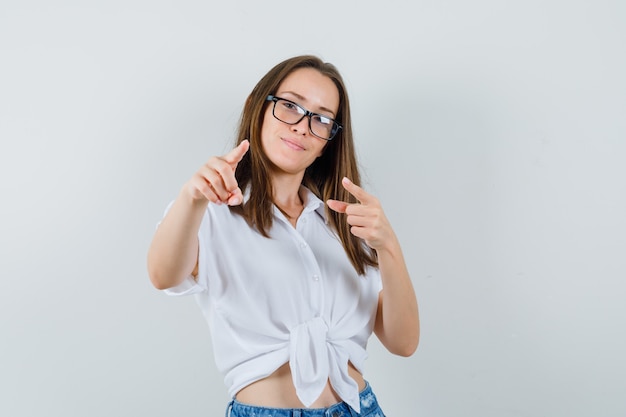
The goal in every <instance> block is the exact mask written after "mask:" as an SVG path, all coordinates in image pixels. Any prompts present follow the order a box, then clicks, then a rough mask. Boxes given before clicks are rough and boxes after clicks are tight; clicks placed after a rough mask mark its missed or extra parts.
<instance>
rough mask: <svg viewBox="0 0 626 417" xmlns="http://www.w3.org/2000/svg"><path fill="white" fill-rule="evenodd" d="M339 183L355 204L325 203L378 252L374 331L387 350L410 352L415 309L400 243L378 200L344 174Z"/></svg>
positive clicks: (416, 327)
mask: <svg viewBox="0 0 626 417" xmlns="http://www.w3.org/2000/svg"><path fill="white" fill-rule="evenodd" d="M343 186H344V187H345V188H346V190H348V191H349V192H350V194H352V195H354V196H355V197H356V198H357V199H358V200H359V204H348V203H345V202H341V201H336V200H329V201H328V206H329V207H330V208H331V209H332V210H335V211H337V212H339V213H345V214H346V215H347V218H346V221H347V222H348V224H350V225H351V226H352V228H351V232H352V234H353V235H355V236H357V237H359V238H361V239H364V240H365V242H366V243H367V244H368V245H369V246H370V247H371V248H372V249H374V250H376V253H377V254H378V266H379V269H380V274H381V278H382V282H383V290H382V291H381V293H380V296H379V300H378V311H377V313H376V323H375V325H374V332H375V333H376V336H378V338H379V339H380V341H381V342H382V344H383V345H384V346H385V347H386V348H387V349H388V350H389V351H390V352H391V353H394V354H397V355H402V356H410V355H412V354H413V353H414V352H415V350H416V349H417V345H418V343H419V334H420V325H419V313H418V308H417V298H416V297H415V290H414V289H413V284H412V283H411V278H410V276H409V272H408V270H407V267H406V263H405V261H404V256H403V255H402V249H401V248H400V243H399V241H398V238H397V236H396V234H395V232H394V231H393V229H392V227H391V225H390V224H389V221H388V220H387V218H386V216H385V213H384V211H383V209H382V207H381V205H380V203H379V201H378V200H377V199H376V198H375V197H374V196H372V195H370V194H368V193H366V192H365V191H364V190H363V189H362V188H361V187H359V186H357V185H355V184H353V183H352V182H351V181H349V180H348V179H347V178H344V180H343Z"/></svg>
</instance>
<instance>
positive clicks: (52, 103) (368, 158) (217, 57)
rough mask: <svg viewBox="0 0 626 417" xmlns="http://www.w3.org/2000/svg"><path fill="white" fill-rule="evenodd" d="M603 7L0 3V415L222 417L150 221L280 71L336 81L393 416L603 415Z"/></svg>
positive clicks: (484, 2)
mask: <svg viewBox="0 0 626 417" xmlns="http://www.w3.org/2000/svg"><path fill="white" fill-rule="evenodd" d="M625 41H626V3H624V2H623V1H621V0H614V1H603V0H599V1H576V0H574V1H564V0H563V1H552V0H547V1H546V0H542V1H537V0H530V1H517V2H510V1H508V2H507V1H495V0H493V1H488V0H477V1H472V2H466V1H461V0H450V1H398V0H394V1H391V0H388V1H384V2H369V1H322V0H320V1H316V2H295V1H252V0H246V1H232V2H226V1H223V2H220V3H217V2H211V1H198V0H178V1H147V0H124V1H120V0H117V1H68V0H57V1H42V0H39V1H17V0H2V1H1V3H0V140H1V147H0V196H1V197H0V198H1V199H2V200H1V204H0V210H1V211H0V227H1V229H0V245H1V246H0V249H1V252H0V256H1V258H0V279H1V281H0V285H1V287H0V337H1V339H0V415H2V416H12V417H16V416H20V417H21V416H28V417H31V416H50V417H57V416H58V417H67V416H85V415H89V416H102V417H104V416H106V417H109V416H151V417H157V416H187V417H192V416H198V417H200V416H221V415H222V413H223V411H224V408H225V405H226V402H227V401H228V398H227V395H226V388H225V386H224V385H223V382H222V378H221V376H220V375H219V374H218V372H217V370H216V369H215V365H214V363H213V358H212V352H211V344H210V343H211V342H210V338H209V335H208V328H207V326H206V323H205V322H204V319H203V318H202V316H201V314H200V311H199V310H198V308H197V307H196V305H195V303H194V301H193V299H192V298H186V299H172V298H169V297H167V296H165V295H164V294H162V293H159V292H158V291H156V290H155V289H153V288H152V287H151V286H150V284H149V281H148V277H147V273H146V267H145V257H146V251H147V248H148V245H149V242H150V239H151V237H152V233H153V231H154V228H155V224H156V222H157V221H158V220H159V219H160V217H161V215H162V213H163V210H164V208H165V206H166V205H167V203H168V202H169V201H170V200H171V199H173V198H174V197H175V196H176V194H177V192H178V190H179V189H180V187H181V186H182V184H183V183H184V182H185V181H186V180H187V179H188V178H189V177H190V176H191V174H192V173H193V172H194V171H195V170H196V169H197V167H198V166H199V165H200V164H202V163H203V162H204V161H205V160H206V159H207V158H208V157H209V156H211V155H213V154H222V153H224V152H225V151H227V150H229V149H230V146H231V145H230V144H231V142H232V139H233V136H234V130H235V126H236V124H237V120H238V117H239V112H240V111H241V107H242V104H243V101H244V100H245V98H246V96H247V94H248V93H249V92H250V90H251V89H252V87H253V86H254V84H255V83H256V82H257V80H258V79H259V78H260V77H261V76H262V75H263V74H264V73H265V72H266V71H267V70H269V68H270V67H271V66H273V65H274V64H276V63H278V62H279V61H281V60H283V59H285V58H287V57H290V56H293V55H299V54H302V53H314V54H318V55H320V56H321V57H322V58H323V59H324V60H327V61H330V62H333V63H334V64H335V65H337V66H338V68H339V69H340V70H341V72H342V73H343V75H344V78H345V80H346V83H347V85H348V88H349V92H350V97H351V100H352V103H353V114H354V128H355V132H356V140H357V144H358V147H359V157H360V162H361V166H362V168H363V170H364V172H365V180H366V186H367V189H368V190H369V191H370V192H372V193H374V194H376V195H377V196H378V197H379V198H380V199H381V200H382V202H383V205H384V207H385V208H386V211H387V214H388V217H389V218H390V219H391V221H392V223H393V224H394V225H395V227H396V230H397V233H398V235H399V237H400V240H401V242H402V244H403V247H404V251H405V254H406V257H407V260H408V263H409V268H410V270H411V273H412V278H413V282H414V284H415V288H416V292H417V295H418V299H419V302H420V312H421V319H422V340H421V345H420V348H419V349H418V351H417V353H416V354H415V355H414V356H412V357H411V358H408V359H407V358H398V357H394V356H392V355H391V354H389V353H387V352H386V351H384V349H383V348H382V347H381V345H380V344H379V342H378V341H377V340H376V339H375V338H372V341H371V343H370V349H369V350H370V358H369V359H368V361H367V364H366V367H367V368H366V375H365V376H366V378H367V379H368V380H369V381H370V382H371V384H372V386H373V388H374V390H375V392H376V393H377V394H378V397H379V400H380V402H381V404H382V406H383V408H384V410H385V411H386V413H387V415H388V416H390V417H392V416H433V417H450V416H476V417H478V416H493V417H496V416H497V417H501V416H518V417H522V416H523V417H531V416H532V417H535V416H577V417H583V416H603V417H608V416H623V415H626V400H624V399H623V394H624V392H625V391H626V377H625V375H626V361H625V360H624V352H626V332H625V330H626V307H624V302H625V301H626V284H625V283H624V280H625V278H626V256H625V253H624V252H625V249H626V237H625V236H626V220H625V219H626V215H625V213H626V168H625V163H624V160H625V159H626V117H625V116H626V76H625V74H626V56H625V55H626V47H625Z"/></svg>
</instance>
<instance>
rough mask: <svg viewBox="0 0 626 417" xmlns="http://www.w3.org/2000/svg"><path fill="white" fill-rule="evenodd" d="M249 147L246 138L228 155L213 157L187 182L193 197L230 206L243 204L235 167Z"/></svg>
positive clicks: (196, 199) (197, 199)
mask: <svg viewBox="0 0 626 417" xmlns="http://www.w3.org/2000/svg"><path fill="white" fill-rule="evenodd" d="M249 148H250V142H249V141H248V140H244V141H243V142H241V143H240V144H239V145H238V146H237V147H236V148H234V149H233V150H232V151H230V152H229V153H227V154H226V155H223V156H214V157H211V158H210V159H209V160H208V161H207V163H206V164H204V165H202V166H201V167H200V169H199V170H198V171H197V172H196V173H195V174H194V175H193V176H192V177H191V179H190V180H189V181H188V182H187V184H185V188H186V190H187V191H188V192H189V193H190V195H191V198H192V199H193V200H195V201H207V200H208V201H210V202H211V203H215V204H228V205H229V206H236V205H239V204H241V203H242V202H243V194H242V192H241V189H240V188H239V185H238V184H237V179H236V178H235V169H236V168H237V164H239V162H240V161H241V159H242V158H243V156H244V155H245V154H246V152H248V149H249Z"/></svg>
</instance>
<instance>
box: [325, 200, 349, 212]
mask: <svg viewBox="0 0 626 417" xmlns="http://www.w3.org/2000/svg"><path fill="white" fill-rule="evenodd" d="M326 204H328V207H329V208H330V209H331V210H333V211H336V212H337V213H345V212H346V209H347V208H348V206H349V204H348V203H345V202H343V201H339V200H328V201H327V202H326Z"/></svg>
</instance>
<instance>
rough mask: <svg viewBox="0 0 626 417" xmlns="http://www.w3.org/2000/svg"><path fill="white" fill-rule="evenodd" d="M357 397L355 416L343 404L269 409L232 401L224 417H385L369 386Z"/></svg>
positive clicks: (350, 409) (353, 412)
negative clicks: (358, 406)
mask: <svg viewBox="0 0 626 417" xmlns="http://www.w3.org/2000/svg"><path fill="white" fill-rule="evenodd" d="M359 397H360V398H361V413H360V414H357V412H356V411H354V410H353V409H352V407H350V406H349V405H348V404H346V403H345V402H341V403H338V404H335V405H331V406H330V407H328V408H269V407H257V406H253V405H247V404H242V403H240V402H238V401H237V400H233V401H231V402H230V403H228V408H226V417H385V414H384V413H383V411H382V410H381V409H380V406H379V405H378V401H377V400H376V396H375V395H374V392H373V391H372V388H371V387H370V385H369V384H367V383H366V386H365V388H364V389H363V391H361V392H360V393H359Z"/></svg>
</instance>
